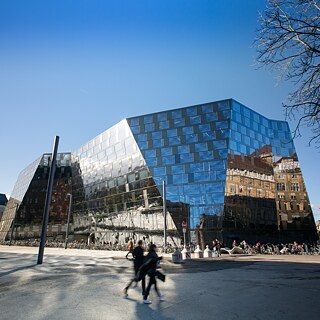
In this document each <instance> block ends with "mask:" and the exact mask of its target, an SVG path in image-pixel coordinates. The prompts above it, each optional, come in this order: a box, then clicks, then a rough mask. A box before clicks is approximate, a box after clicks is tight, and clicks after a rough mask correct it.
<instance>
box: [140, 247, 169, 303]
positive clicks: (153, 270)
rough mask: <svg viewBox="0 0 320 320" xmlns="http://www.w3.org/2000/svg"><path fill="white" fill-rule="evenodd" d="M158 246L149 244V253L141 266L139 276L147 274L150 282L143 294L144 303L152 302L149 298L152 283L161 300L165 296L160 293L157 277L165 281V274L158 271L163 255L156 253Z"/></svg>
mask: <svg viewBox="0 0 320 320" xmlns="http://www.w3.org/2000/svg"><path fill="white" fill-rule="evenodd" d="M156 248H157V247H156V245H155V244H151V245H150V246H149V253H148V255H147V256H146V259H145V261H146V262H145V263H144V264H143V265H142V266H141V267H140V270H139V273H140V274H138V276H139V277H141V276H143V275H144V274H147V275H148V276H149V283H148V286H147V288H146V290H145V294H144V296H143V303H145V304H150V303H151V300H150V299H148V296H149V293H150V289H151V286H152V285H154V289H155V291H156V293H157V295H158V298H159V299H160V301H162V300H163V296H162V295H161V294H160V291H159V289H158V287H157V280H156V277H157V276H158V277H159V278H160V279H161V280H162V281H165V276H164V275H163V274H162V273H161V272H157V265H158V261H160V260H161V259H162V257H158V255H157V253H156Z"/></svg>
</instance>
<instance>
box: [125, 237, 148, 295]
mask: <svg viewBox="0 0 320 320" xmlns="http://www.w3.org/2000/svg"><path fill="white" fill-rule="evenodd" d="M132 256H133V258H134V260H133V266H134V275H135V276H134V278H133V279H132V280H131V281H130V282H129V283H128V285H127V286H126V287H125V288H124V290H123V293H124V296H125V297H127V296H128V289H129V288H130V287H131V285H132V283H133V282H134V281H136V282H138V280H137V274H138V271H139V269H140V267H141V266H142V265H143V262H144V253H143V241H142V240H139V241H138V246H137V247H135V248H134V249H133V251H132ZM141 286H142V295H144V294H145V288H146V280H145V277H142V278H141Z"/></svg>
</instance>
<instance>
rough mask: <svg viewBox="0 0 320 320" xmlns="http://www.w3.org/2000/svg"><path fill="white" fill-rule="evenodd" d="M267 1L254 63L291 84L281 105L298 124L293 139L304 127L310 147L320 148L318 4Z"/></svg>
mask: <svg viewBox="0 0 320 320" xmlns="http://www.w3.org/2000/svg"><path fill="white" fill-rule="evenodd" d="M266 1H267V6H266V9H265V11H264V12H262V13H260V22H261V27H260V28H259V29H258V30H257V36H256V40H255V45H256V48H257V50H258V57H257V61H258V62H259V63H261V64H262V65H264V66H267V67H270V68H271V69H272V70H275V71H276V72H278V73H279V75H280V77H281V80H289V81H293V82H294V91H293V92H292V93H291V94H290V95H289V97H288V104H284V105H283V106H284V108H285V112H286V116H287V118H289V119H295V120H296V121H297V125H296V127H295V130H294V137H296V136H300V135H301V134H300V129H301V127H303V126H307V127H309V128H310V129H311V132H312V136H311V137H310V141H309V145H310V144H311V143H312V142H313V143H315V145H316V146H317V147H320V92H319V88H320V47H319V45H320V3H319V2H320V1H319V0H266Z"/></svg>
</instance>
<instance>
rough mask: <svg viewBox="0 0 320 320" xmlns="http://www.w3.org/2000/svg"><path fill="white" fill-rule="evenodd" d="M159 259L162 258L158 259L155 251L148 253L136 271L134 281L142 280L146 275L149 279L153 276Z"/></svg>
mask: <svg viewBox="0 0 320 320" xmlns="http://www.w3.org/2000/svg"><path fill="white" fill-rule="evenodd" d="M161 259H162V257H158V255H157V253H156V252H155V251H151V252H149V253H148V255H147V256H146V257H145V260H144V261H145V262H144V263H143V264H142V265H141V267H140V268H139V270H138V273H137V276H136V281H140V280H142V279H143V278H144V277H145V276H146V275H147V274H148V275H149V276H150V277H151V276H155V275H156V271H157V263H158V261H159V260H161Z"/></svg>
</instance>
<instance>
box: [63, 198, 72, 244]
mask: <svg viewBox="0 0 320 320" xmlns="http://www.w3.org/2000/svg"><path fill="white" fill-rule="evenodd" d="M67 196H69V209H68V218H67V230H66V240H65V243H64V248H65V249H67V247H68V236H69V224H70V215H71V206H72V194H71V193H67Z"/></svg>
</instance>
